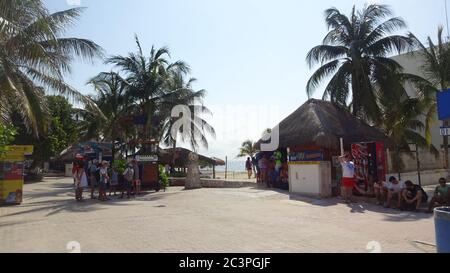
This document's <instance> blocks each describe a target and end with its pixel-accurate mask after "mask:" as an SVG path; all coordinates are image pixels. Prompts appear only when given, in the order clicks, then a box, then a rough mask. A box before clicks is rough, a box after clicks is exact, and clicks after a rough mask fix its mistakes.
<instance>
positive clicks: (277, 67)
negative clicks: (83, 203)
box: [45, 0, 445, 159]
mask: <svg viewBox="0 0 450 273" xmlns="http://www.w3.org/2000/svg"><path fill="white" fill-rule="evenodd" d="M45 2H46V3H47V6H48V7H49V8H50V9H51V10H52V11H56V10H61V9H67V8H70V7H71V6H70V5H69V4H68V3H70V2H76V1H75V0H46V1H45ZM366 2H367V1H351V0H338V1H337V0H334V1H331V0H315V1H300V0H277V1H275V0H127V1H126V0H81V6H84V7H87V10H86V11H85V13H84V14H83V16H82V18H81V20H80V21H79V22H78V23H77V24H76V26H75V27H73V28H72V29H71V30H70V31H69V32H68V33H67V36H77V37H82V38H88V39H91V40H94V41H95V42H96V43H98V44H99V45H101V46H102V47H103V48H104V49H105V50H106V52H107V54H109V55H113V54H122V55H125V54H126V53H127V52H130V51H133V50H135V44H134V38H133V37H134V34H137V35H138V36H139V37H140V39H141V43H142V45H143V47H144V50H145V51H147V52H149V51H150V48H151V46H152V45H155V46H157V47H161V46H168V47H169V48H170V50H171V53H172V59H173V60H178V59H182V60H184V61H186V62H187V63H188V64H189V65H190V66H191V68H192V76H193V77H195V78H197V79H198V82H197V84H196V88H197V89H206V90H207V91H208V96H207V99H206V105H207V106H209V107H210V108H212V110H213V111H214V113H215V115H214V117H212V118H210V119H209V120H210V122H211V123H212V124H213V125H214V126H215V127H216V130H217V132H218V136H217V138H216V140H211V141H210V149H209V150H208V151H205V150H203V151H201V152H203V153H204V154H207V155H215V156H219V157H225V156H228V157H229V158H231V159H233V158H234V157H235V155H236V154H237V152H238V147H239V144H240V143H241V142H242V141H243V140H245V139H247V138H251V139H255V140H256V139H257V138H258V137H259V136H260V135H261V132H262V131H263V130H264V129H265V128H267V127H273V126H274V125H276V123H277V122H279V121H281V120H282V119H283V118H284V117H286V116H287V115H288V114H290V113H291V112H293V111H294V110H295V109H297V108H298V107H299V106H300V105H301V104H302V103H304V102H305V101H306V100H307V96H306V93H305V86H306V82H307V80H308V78H309V76H310V75H311V73H312V71H311V70H310V69H309V68H308V66H307V65H306V62H305V57H306V54H307V52H308V51H309V50H310V49H311V48H312V47H313V46H315V45H318V44H319V43H320V42H321V41H322V39H323V37H324V35H325V34H326V31H327V29H326V27H325V24H324V19H323V11H324V10H325V9H327V8H329V7H332V6H335V7H337V8H338V9H340V10H341V11H342V12H345V13H346V14H348V13H350V11H351V8H352V6H353V5H354V4H356V6H357V7H362V6H363V5H364V3H366ZM372 2H378V3H383V4H388V5H390V6H391V7H392V9H393V11H394V13H395V15H396V16H401V17H403V18H404V19H405V20H406V22H407V23H408V30H410V31H412V32H413V33H415V34H416V35H417V36H418V37H419V38H421V39H425V38H426V37H427V36H428V35H432V37H435V36H436V31H437V26H438V25H439V24H445V12H444V0H431V1H423V0H409V1H407V0H390V1H372ZM110 69H111V67H108V66H105V65H103V64H102V63H101V62H100V61H98V62H96V63H95V64H94V65H92V64H81V63H76V64H74V69H73V74H72V75H70V76H68V77H67V81H68V82H69V83H70V84H71V85H73V86H74V87H76V88H78V89H79V90H82V91H83V92H84V93H86V94H89V93H93V91H92V89H91V88H90V87H88V86H86V85H85V82H86V81H87V80H88V79H89V78H90V77H92V76H94V75H96V74H97V73H99V72H101V71H108V70H110ZM315 97H317V98H320V97H321V92H320V90H318V91H317V93H316V96H315ZM265 109H269V110H268V111H265Z"/></svg>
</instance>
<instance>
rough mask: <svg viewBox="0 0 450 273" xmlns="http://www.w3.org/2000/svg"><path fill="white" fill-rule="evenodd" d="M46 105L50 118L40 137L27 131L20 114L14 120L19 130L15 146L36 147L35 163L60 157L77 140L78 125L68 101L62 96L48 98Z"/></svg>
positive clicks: (46, 98)
mask: <svg viewBox="0 0 450 273" xmlns="http://www.w3.org/2000/svg"><path fill="white" fill-rule="evenodd" d="M45 104H46V105H47V106H46V107H47V108H48V109H47V111H48V114H49V117H48V119H47V120H46V121H45V127H44V130H43V132H42V133H41V134H40V135H39V136H36V135H34V134H33V132H32V131H30V130H28V129H27V127H26V125H25V124H24V123H23V121H22V119H21V118H20V115H19V114H18V113H16V118H14V124H15V126H16V127H17V128H18V135H17V137H16V140H15V144H18V145H34V147H35V152H34V153H33V159H34V160H35V161H36V162H35V163H39V162H43V161H46V160H49V159H50V158H51V157H56V156H58V155H59V154H60V153H61V152H62V151H63V150H64V149H66V148H67V147H68V146H70V145H71V144H72V143H74V142H75V141H76V140H77V130H76V128H77V123H76V121H75V120H74V119H73V114H74V109H73V108H72V105H71V104H70V103H69V102H68V100H67V99H66V98H64V97H61V96H46V97H45Z"/></svg>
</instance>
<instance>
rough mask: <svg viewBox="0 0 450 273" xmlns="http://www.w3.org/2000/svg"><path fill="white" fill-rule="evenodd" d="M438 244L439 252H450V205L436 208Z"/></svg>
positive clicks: (435, 219) (435, 220) (435, 222)
mask: <svg viewBox="0 0 450 273" xmlns="http://www.w3.org/2000/svg"><path fill="white" fill-rule="evenodd" d="M434 224H435V228H436V246H437V252H438V253H450V207H442V208H436V209H435V210H434Z"/></svg>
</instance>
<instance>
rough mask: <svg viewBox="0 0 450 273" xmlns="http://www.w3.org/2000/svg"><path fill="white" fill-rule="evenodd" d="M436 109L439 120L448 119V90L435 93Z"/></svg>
mask: <svg viewBox="0 0 450 273" xmlns="http://www.w3.org/2000/svg"><path fill="white" fill-rule="evenodd" d="M437 107H438V115H439V119H440V120H446V119H450V89H449V90H445V91H442V92H437Z"/></svg>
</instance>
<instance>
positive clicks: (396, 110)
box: [378, 73, 439, 172]
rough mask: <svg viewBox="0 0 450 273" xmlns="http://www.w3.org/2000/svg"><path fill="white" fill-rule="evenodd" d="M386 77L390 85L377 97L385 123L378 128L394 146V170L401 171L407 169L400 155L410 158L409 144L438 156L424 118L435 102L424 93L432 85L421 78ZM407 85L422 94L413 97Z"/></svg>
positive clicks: (405, 76) (392, 75) (405, 75)
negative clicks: (403, 154) (406, 87)
mask: <svg viewBox="0 0 450 273" xmlns="http://www.w3.org/2000/svg"><path fill="white" fill-rule="evenodd" d="M385 77H386V78H387V79H386V81H390V82H391V84H390V85H389V86H388V87H386V90H385V92H383V93H381V94H379V96H378V104H379V106H380V110H381V120H382V123H381V124H378V127H380V128H381V129H383V130H384V132H385V134H386V135H387V136H388V137H389V139H390V140H391V141H392V142H393V143H394V144H395V147H396V148H395V151H394V156H393V163H394V166H393V167H394V169H395V170H396V171H398V172H401V171H402V170H403V167H404V164H403V161H402V158H401V152H403V151H406V152H407V153H408V155H410V156H411V155H412V152H411V150H410V146H409V144H410V143H414V144H417V146H418V147H420V148H424V149H429V150H430V151H431V152H432V153H433V154H434V155H436V156H438V155H439V152H438V151H437V149H436V148H435V147H434V146H433V145H431V140H430V139H429V136H430V131H429V130H430V129H429V126H428V123H429V120H428V119H427V118H425V119H424V118H423V116H424V113H426V111H427V109H429V107H430V104H431V103H432V99H431V98H430V96H429V93H427V92H423V91H421V90H428V89H427V88H425V87H427V86H429V83H428V82H427V81H426V80H424V79H422V78H420V77H418V76H415V75H410V74H405V73H394V74H389V75H385ZM407 82H409V83H413V84H414V85H415V86H416V87H417V90H418V91H419V92H418V96H417V97H410V96H409V95H408V94H407V92H406V89H405V86H406V83H407ZM423 131H425V137H424V135H423V134H422V132H423Z"/></svg>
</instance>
